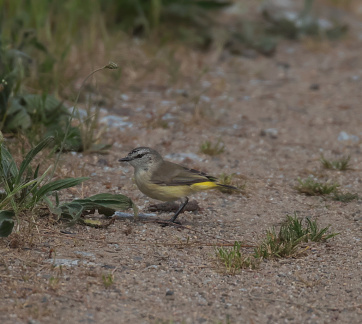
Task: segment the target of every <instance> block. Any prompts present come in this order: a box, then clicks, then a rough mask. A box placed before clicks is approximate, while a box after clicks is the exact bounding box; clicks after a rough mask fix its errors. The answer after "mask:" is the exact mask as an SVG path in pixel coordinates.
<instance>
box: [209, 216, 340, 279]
mask: <svg viewBox="0 0 362 324" xmlns="http://www.w3.org/2000/svg"><path fill="white" fill-rule="evenodd" d="M329 228H330V226H327V227H324V228H319V226H318V224H317V221H315V220H314V221H312V220H310V219H309V218H306V220H305V221H303V219H301V218H298V217H297V216H296V215H294V216H289V215H287V217H286V220H285V221H284V222H283V223H282V224H281V226H280V228H279V231H277V230H276V228H275V227H273V228H272V229H269V230H267V232H266V235H265V237H264V239H263V240H262V241H261V242H260V243H259V244H258V245H257V246H256V247H255V248H254V253H253V254H246V253H243V252H242V250H241V249H242V244H241V242H238V241H236V242H235V243H234V246H233V247H232V248H225V247H218V248H216V250H215V253H216V256H217V258H218V260H219V261H220V263H221V264H222V265H223V266H224V267H225V269H226V272H227V273H229V274H235V273H236V272H237V271H239V270H240V269H245V268H249V269H255V268H257V267H258V266H259V264H260V262H261V260H263V259H277V258H288V257H291V256H293V255H296V254H297V253H298V251H299V247H300V244H301V243H303V242H304V243H306V242H310V241H311V242H321V241H326V240H328V239H330V238H332V237H334V236H336V235H338V234H339V233H329V234H328V233H327V232H328V230H329Z"/></svg>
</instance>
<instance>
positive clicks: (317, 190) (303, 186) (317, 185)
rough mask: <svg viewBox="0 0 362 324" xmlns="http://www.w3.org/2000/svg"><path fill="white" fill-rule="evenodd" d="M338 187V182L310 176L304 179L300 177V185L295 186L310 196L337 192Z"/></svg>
mask: <svg viewBox="0 0 362 324" xmlns="http://www.w3.org/2000/svg"><path fill="white" fill-rule="evenodd" d="M338 187H339V184H338V183H328V182H325V183H322V182H318V181H317V180H314V179H313V178H312V177H309V178H306V179H304V180H302V179H298V185H297V186H295V189H297V190H298V191H299V192H300V193H304V194H306V195H308V196H321V195H329V194H330V193H333V192H336V191H337V188H338Z"/></svg>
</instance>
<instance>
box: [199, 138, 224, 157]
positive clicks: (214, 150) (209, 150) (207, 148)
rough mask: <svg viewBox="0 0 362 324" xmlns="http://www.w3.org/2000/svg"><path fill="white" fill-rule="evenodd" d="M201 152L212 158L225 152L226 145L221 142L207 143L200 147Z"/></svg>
mask: <svg viewBox="0 0 362 324" xmlns="http://www.w3.org/2000/svg"><path fill="white" fill-rule="evenodd" d="M200 151H201V152H202V153H204V154H207V155H210V156H215V155H220V154H221V153H223V152H224V151H225V145H224V144H223V143H222V142H221V141H220V140H218V141H217V142H216V143H212V142H210V141H205V142H204V143H202V144H201V145H200Z"/></svg>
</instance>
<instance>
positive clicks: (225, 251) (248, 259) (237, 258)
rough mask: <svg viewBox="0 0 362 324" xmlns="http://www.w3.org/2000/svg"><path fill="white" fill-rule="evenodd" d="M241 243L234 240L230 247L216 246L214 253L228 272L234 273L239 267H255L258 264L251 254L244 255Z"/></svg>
mask: <svg viewBox="0 0 362 324" xmlns="http://www.w3.org/2000/svg"><path fill="white" fill-rule="evenodd" d="M241 248H242V243H241V242H238V241H235V243H234V246H233V247H232V248H231V249H230V248H225V247H218V248H216V251H215V252H216V255H217V257H218V259H219V260H220V262H221V263H222V264H223V265H224V266H225V269H226V271H227V272H228V273H230V274H235V273H236V272H237V271H238V270H241V269H246V268H249V269H255V268H257V266H258V264H259V260H257V259H256V258H253V257H252V256H250V255H249V256H248V255H245V254H244V253H243V252H242V251H241Z"/></svg>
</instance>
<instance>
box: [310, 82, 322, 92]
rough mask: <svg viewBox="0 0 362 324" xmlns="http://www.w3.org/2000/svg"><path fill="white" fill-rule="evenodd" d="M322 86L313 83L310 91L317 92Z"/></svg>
mask: <svg viewBox="0 0 362 324" xmlns="http://www.w3.org/2000/svg"><path fill="white" fill-rule="evenodd" d="M319 88H320V86H319V84H318V83H312V84H311V85H310V86H309V89H310V90H314V91H317V90H319Z"/></svg>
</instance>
